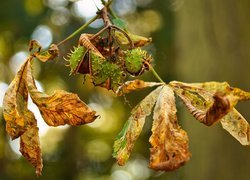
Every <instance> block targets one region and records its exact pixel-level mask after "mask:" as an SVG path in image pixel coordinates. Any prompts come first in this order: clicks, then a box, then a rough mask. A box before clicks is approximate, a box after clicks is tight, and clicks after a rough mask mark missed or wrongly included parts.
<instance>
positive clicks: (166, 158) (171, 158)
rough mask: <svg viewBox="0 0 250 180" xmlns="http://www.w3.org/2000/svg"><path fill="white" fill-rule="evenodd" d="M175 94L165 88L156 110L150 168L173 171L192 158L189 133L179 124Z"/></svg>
mask: <svg viewBox="0 0 250 180" xmlns="http://www.w3.org/2000/svg"><path fill="white" fill-rule="evenodd" d="M176 112H177V110H176V105H175V97H174V92H173V90H172V89H171V88H170V87H169V86H164V87H163V88H162V91H161V92H160V95H159V97H158V100H157V102H156V105H155V108H154V115H153V119H154V121H153V126H152V135H151V137H150V139H149V141H150V143H151V145H152V148H151V149H150V168H152V169H155V170H164V171H172V170H175V169H177V168H179V167H180V166H182V165H184V164H185V163H186V162H187V161H188V160H189V158H190V152H189V150H188V136H187V133H186V132H185V131H184V130H182V129H181V127H180V126H179V125H178V122H177V116H176Z"/></svg>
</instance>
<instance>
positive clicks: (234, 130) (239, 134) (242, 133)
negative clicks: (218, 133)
mask: <svg viewBox="0 0 250 180" xmlns="http://www.w3.org/2000/svg"><path fill="white" fill-rule="evenodd" d="M221 124H222V127H223V128H224V129H225V130H227V131H228V132H229V133H230V134H231V135H232V136H233V137H234V138H235V139H237V140H238V141H239V142H240V143H241V144H242V145H250V127H249V124H248V122H247V120H245V118H244V117H243V116H242V115H241V114H240V113H239V112H238V111H237V110H236V109H234V108H233V110H232V111H231V112H229V113H228V114H227V115H226V116H224V117H223V118H222V119H221Z"/></svg>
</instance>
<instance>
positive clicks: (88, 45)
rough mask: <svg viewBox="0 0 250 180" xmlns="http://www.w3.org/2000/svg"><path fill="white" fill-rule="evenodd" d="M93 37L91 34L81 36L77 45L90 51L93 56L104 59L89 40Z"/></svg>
mask: <svg viewBox="0 0 250 180" xmlns="http://www.w3.org/2000/svg"><path fill="white" fill-rule="evenodd" d="M92 37H93V34H85V33H84V34H81V36H80V38H79V44H80V45H82V46H84V47H86V48H87V49H88V50H92V51H93V52H94V53H95V54H97V55H98V56H100V57H101V58H104V57H103V55H102V54H101V53H100V52H99V50H98V49H97V48H96V47H95V46H94V45H93V44H92V42H91V41H90V39H91V38H92Z"/></svg>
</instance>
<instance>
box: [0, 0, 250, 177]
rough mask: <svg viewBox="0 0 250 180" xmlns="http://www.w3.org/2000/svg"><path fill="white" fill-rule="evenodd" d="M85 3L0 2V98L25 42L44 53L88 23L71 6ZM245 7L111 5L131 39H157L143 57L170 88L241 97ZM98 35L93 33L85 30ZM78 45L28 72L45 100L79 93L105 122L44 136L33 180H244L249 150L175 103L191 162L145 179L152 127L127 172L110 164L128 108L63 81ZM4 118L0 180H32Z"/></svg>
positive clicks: (177, 2)
mask: <svg viewBox="0 0 250 180" xmlns="http://www.w3.org/2000/svg"><path fill="white" fill-rule="evenodd" d="M95 2H98V1H97V0H96V1H95ZM84 3H85V4H84ZM90 3H91V2H90V1H87V0H80V1H68V0H43V1H42V0H36V1H32V0H23V1H19V0H8V1H7V0H2V1H1V6H0V22H1V23H0V88H1V92H0V95H1V96H2V94H3V93H4V91H5V89H6V85H7V84H9V83H10V81H11V80H12V79H13V76H14V74H15V72H16V69H18V67H19V65H20V64H22V62H23V61H24V59H25V57H26V56H27V54H26V53H27V50H28V42H29V40H30V39H32V38H38V40H40V41H42V42H43V46H45V47H46V45H49V44H50V43H51V41H52V42H54V43H57V42H59V41H60V40H62V39H63V38H65V37H66V36H67V35H69V34H70V33H72V32H73V31H74V30H75V29H77V28H78V27H79V26H80V25H82V24H83V23H84V22H85V21H86V18H89V17H87V16H86V17H83V16H82V14H81V13H79V12H78V11H79V10H80V11H86V10H83V8H82V6H81V8H79V7H80V6H76V5H77V4H78V5H85V6H89V5H90ZM92 6H93V3H92ZM249 6H250V2H249V1H247V0H242V1H236V0H230V1H226V0H223V1H215V0H205V1H198V0H192V1H184V0H158V1H152V0H126V1H119V0H117V1H114V4H113V7H114V9H115V11H116V12H117V13H118V15H120V16H122V17H123V18H124V19H125V20H126V21H127V23H128V27H129V29H130V31H131V32H134V33H136V34H140V35H143V36H151V37H152V38H153V44H152V45H150V46H148V47H147V50H148V51H149V52H150V53H151V54H152V55H153V57H154V59H155V61H154V64H155V69H156V70H157V71H158V72H159V74H160V75H161V77H162V78H163V79H164V80H165V81H166V82H168V81H170V80H181V81H186V82H203V81H210V80H215V81H227V82H229V83H230V84H231V85H232V86H237V87H240V88H242V89H246V90H250V84H249V80H248V77H249V75H250V71H249V70H248V69H249V67H250V63H249V62H250V61H249V58H250V51H248V47H249V46H250V44H249V43H250V25H249V17H250V12H249V9H248V8H249ZM77 7H78V8H77ZM95 25H96V26H97V25H98V24H95ZM96 31H97V29H95V28H94V27H93V26H92V27H89V28H88V29H87V30H86V32H89V33H91V32H96ZM39 38H40V39H39ZM51 38H53V39H51ZM76 44H77V38H75V39H73V40H71V41H70V42H68V43H67V44H66V45H64V46H63V47H62V48H61V56H60V57H59V58H58V61H54V62H48V63H46V64H41V63H39V62H37V63H36V64H34V65H35V66H36V67H35V68H34V69H35V71H36V72H35V78H36V79H37V80H38V81H39V82H40V84H41V86H42V87H43V89H44V91H45V92H46V93H51V92H53V91H54V90H55V89H64V90H67V91H71V92H74V93H77V94H78V95H79V96H80V97H81V99H83V100H84V101H85V102H87V103H89V105H90V106H91V107H93V108H94V109H95V110H96V111H97V112H98V114H100V115H101V118H100V119H97V120H96V122H94V123H92V124H90V125H85V126H82V127H66V128H49V129H48V131H47V133H44V134H43V135H41V145H42V151H43V156H44V161H45V162H44V170H43V176H42V177H39V178H37V179H46V180H49V179H53V180H54V179H75V180H78V179H79V180H80V179H138V180H140V179H205V180H206V179H241V180H242V179H243V180H244V179H249V176H250V172H249V170H248V167H249V166H250V160H249V159H250V151H249V149H248V148H246V147H242V146H241V145H240V143H238V142H237V141H236V140H235V139H233V138H232V137H231V136H230V135H229V134H227V133H226V132H225V131H224V130H222V128H221V127H219V126H220V125H219V124H217V125H215V126H213V127H209V128H208V127H205V126H203V125H202V124H200V123H198V122H196V121H195V120H194V118H193V117H191V115H189V113H188V112H187V111H186V110H183V109H184V108H183V109H182V107H183V106H184V105H183V104H181V103H180V102H177V106H178V107H177V109H178V110H179V112H178V117H179V122H180V124H181V125H182V127H183V129H185V130H187V132H188V135H189V138H190V150H191V152H192V158H191V160H190V161H189V162H188V163H187V164H186V165H185V166H184V167H182V168H181V169H178V170H177V171H175V172H170V173H161V172H154V171H151V170H149V169H148V168H147V163H148V157H149V149H148V148H149V143H148V138H149V136H150V131H149V130H150V127H151V122H150V121H148V122H146V126H145V127H144V129H143V132H142V134H141V136H140V138H139V141H138V142H137V143H136V146H135V149H134V151H133V152H132V157H131V159H130V160H129V162H128V164H127V165H126V166H124V167H119V166H117V165H116V163H115V160H114V159H112V157H111V153H112V146H113V142H114V138H115V136H116V134H117V133H118V132H119V131H120V129H121V128H122V126H123V123H124V122H125V121H126V119H127V118H128V116H129V110H130V109H131V108H130V107H129V106H128V105H126V104H125V103H124V99H123V98H122V97H121V98H114V96H113V94H112V93H111V92H107V90H105V89H101V88H98V87H97V88H94V87H93V85H91V83H90V82H89V80H88V79H87V80H86V81H85V83H84V84H83V82H84V78H83V77H82V76H81V75H76V76H71V77H69V76H68V74H69V69H68V68H67V67H65V66H64V64H65V63H64V61H63V58H62V57H63V56H65V55H66V54H67V53H68V52H69V49H71V47H72V46H73V45H76ZM143 79H144V80H148V81H150V80H154V79H153V76H152V75H151V74H150V73H146V74H145V75H143ZM147 93H148V91H147V90H145V91H140V92H138V93H133V94H131V95H127V96H126V98H127V99H128V100H129V102H130V104H131V105H132V106H133V105H135V104H136V103H137V102H139V100H141V99H142V98H143V97H144V96H145V95H146V94H147ZM0 99H1V98H0ZM1 103H2V102H1ZM249 106H250V103H244V105H242V106H239V107H238V109H240V111H241V112H242V114H243V115H244V116H245V117H246V119H250V112H249V111H248V108H249ZM1 112H2V111H1ZM0 116H1V126H0V177H1V179H35V178H36V177H35V173H34V169H33V168H32V167H31V166H30V165H29V164H28V163H27V162H26V161H25V160H24V158H22V157H21V158H20V155H18V154H17V153H16V152H17V151H18V148H19V147H16V145H15V144H16V143H10V141H9V137H8V136H7V135H6V132H5V124H4V121H3V118H2V114H0ZM36 116H38V115H36ZM37 119H38V120H39V118H37ZM40 120H41V119H40ZM38 124H39V123H38ZM43 126H45V125H43ZM43 128H44V127H43ZM43 128H41V127H40V130H41V131H42V130H43ZM45 128H47V127H46V126H45ZM41 133H42V132H41Z"/></svg>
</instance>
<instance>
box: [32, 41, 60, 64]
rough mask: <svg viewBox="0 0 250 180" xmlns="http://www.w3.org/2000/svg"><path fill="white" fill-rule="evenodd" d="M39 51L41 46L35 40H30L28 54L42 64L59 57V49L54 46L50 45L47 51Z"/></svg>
mask: <svg viewBox="0 0 250 180" xmlns="http://www.w3.org/2000/svg"><path fill="white" fill-rule="evenodd" d="M41 49H42V46H41V44H40V43H39V42H38V41H37V40H31V41H30V42H29V52H30V54H31V55H32V56H34V57H36V58H37V59H39V60H40V61H42V62H47V61H48V60H52V59H55V58H56V57H58V56H59V49H58V47H57V45H55V44H51V45H50V47H49V49H48V50H47V51H42V52H41Z"/></svg>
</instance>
